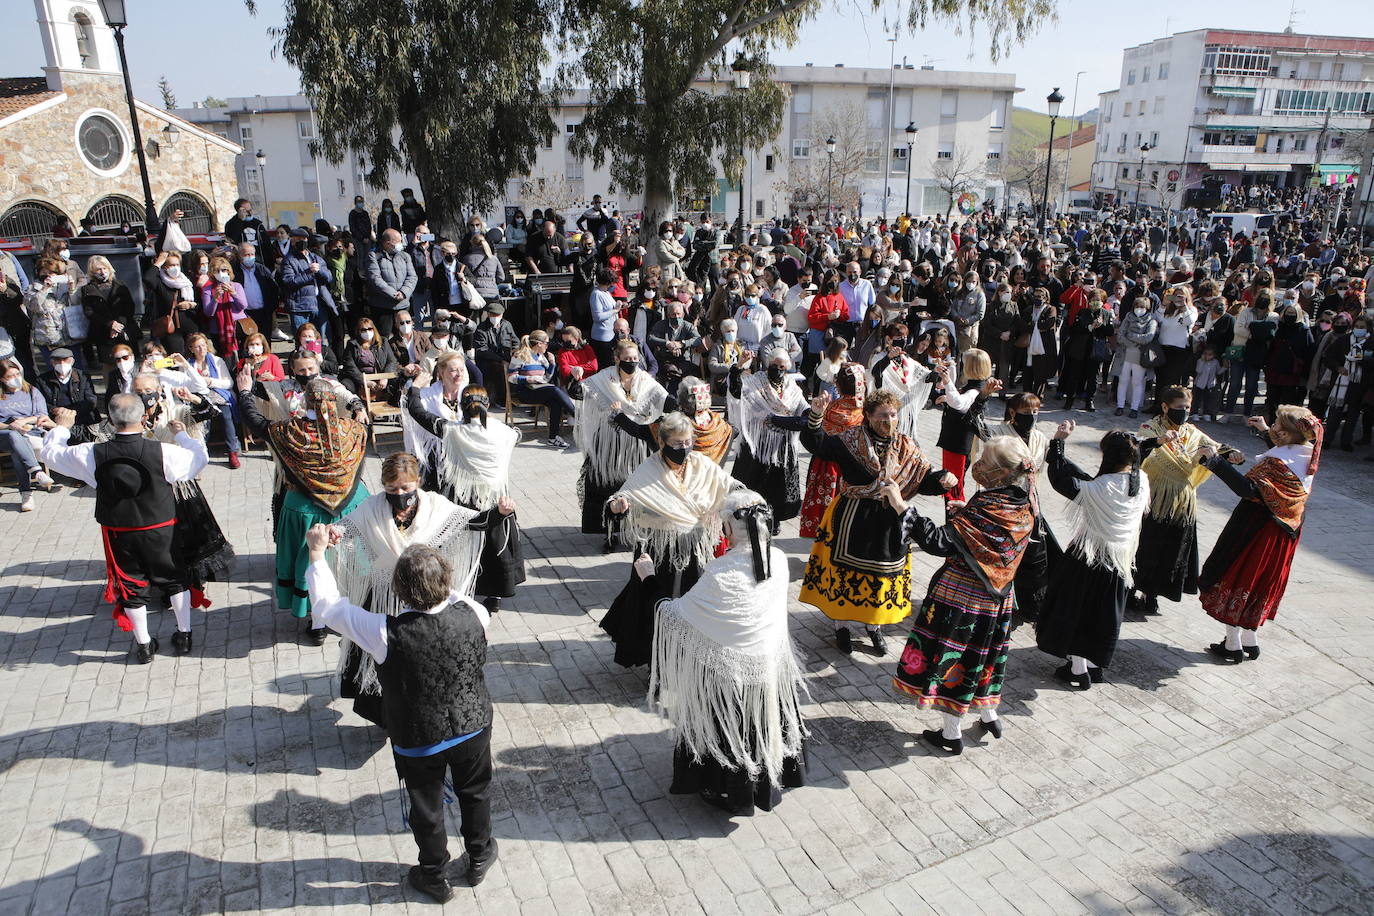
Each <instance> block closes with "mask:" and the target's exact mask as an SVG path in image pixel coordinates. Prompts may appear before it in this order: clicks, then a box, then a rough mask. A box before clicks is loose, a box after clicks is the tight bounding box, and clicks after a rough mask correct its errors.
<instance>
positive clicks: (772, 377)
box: [768, 366, 787, 385]
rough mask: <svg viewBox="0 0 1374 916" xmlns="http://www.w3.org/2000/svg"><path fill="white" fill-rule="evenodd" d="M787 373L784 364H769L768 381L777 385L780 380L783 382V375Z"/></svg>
mask: <svg viewBox="0 0 1374 916" xmlns="http://www.w3.org/2000/svg"><path fill="white" fill-rule="evenodd" d="M786 374H787V370H786V369H784V368H783V367H782V366H769V367H768V381H770V382H772V383H773V384H774V385H776V384H778V383H779V382H781V381H782V379H783V376H785V375H786Z"/></svg>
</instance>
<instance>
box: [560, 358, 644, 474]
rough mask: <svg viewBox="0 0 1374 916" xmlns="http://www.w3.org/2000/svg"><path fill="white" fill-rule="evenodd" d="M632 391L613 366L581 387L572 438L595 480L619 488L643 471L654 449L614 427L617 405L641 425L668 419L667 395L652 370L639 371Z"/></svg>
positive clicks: (598, 373)
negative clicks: (639, 469) (664, 410)
mask: <svg viewBox="0 0 1374 916" xmlns="http://www.w3.org/2000/svg"><path fill="white" fill-rule="evenodd" d="M630 388H631V390H630V391H626V390H625V389H624V388H623V387H622V386H621V384H620V370H619V369H618V368H616V367H615V366H608V367H606V368H605V369H602V370H601V371H600V372H597V373H596V374H595V375H593V376H592V377H591V378H588V379H586V380H585V381H584V382H583V383H582V391H583V399H582V405H581V407H579V408H578V411H577V425H576V426H575V427H573V437H574V438H575V439H576V440H577V446H578V448H580V449H582V455H583V457H584V458H585V459H586V462H587V467H588V469H589V471H590V472H591V479H592V482H593V483H595V484H597V485H600V486H615V485H617V484H619V483H620V482H621V481H623V480H625V479H626V478H627V477H629V476H630V474H632V473H633V472H634V470H635V468H637V467H639V465H640V463H641V462H642V461H644V459H645V458H646V457H647V456H648V454H649V446H648V445H647V444H646V443H644V442H641V441H640V440H639V439H636V438H635V437H634V436H631V435H630V434H629V433H626V432H624V431H623V430H621V429H620V427H618V426H616V425H615V422H614V417H615V414H616V411H613V410H612V409H611V406H612V405H614V404H619V405H620V411H619V412H620V413H622V414H624V415H625V417H626V419H629V420H633V421H634V422H636V423H638V424H640V425H641V426H642V425H646V424H649V423H652V422H653V421H655V420H657V419H658V418H659V417H661V416H662V415H663V402H664V401H666V400H667V398H668V392H666V391H664V390H663V386H662V385H660V384H659V383H658V382H656V381H654V377H653V376H652V375H649V374H648V373H647V372H643V371H640V372H636V373H635V374H634V378H633V379H632V381H631V382H630Z"/></svg>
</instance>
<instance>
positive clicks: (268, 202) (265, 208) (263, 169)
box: [253, 150, 272, 223]
mask: <svg viewBox="0 0 1374 916" xmlns="http://www.w3.org/2000/svg"><path fill="white" fill-rule="evenodd" d="M253 158H254V159H256V160H257V162H258V178H259V179H261V180H262V212H263V213H264V214H265V215H266V216H267V222H269V223H271V222H272V199H271V198H270V197H268V196H267V154H266V153H264V152H263V151H262V150H258V151H257V153H255V154H254V156H253Z"/></svg>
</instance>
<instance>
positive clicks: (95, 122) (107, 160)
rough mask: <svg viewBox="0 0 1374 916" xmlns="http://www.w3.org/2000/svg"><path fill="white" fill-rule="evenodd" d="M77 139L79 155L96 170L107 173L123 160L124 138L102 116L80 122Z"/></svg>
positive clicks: (92, 116)
mask: <svg viewBox="0 0 1374 916" xmlns="http://www.w3.org/2000/svg"><path fill="white" fill-rule="evenodd" d="M78 139H79V142H80V144H81V155H82V156H84V157H85V159H86V161H87V162H89V163H90V164H91V165H92V166H94V167H95V168H97V169H100V170H102V171H106V172H108V171H110V170H111V169H113V168H115V167H116V166H118V165H119V163H120V160H122V159H123V158H124V137H123V135H122V134H120V132H119V128H118V127H116V126H115V124H114V122H113V121H111V120H110V119H109V118H107V117H105V116H104V115H91V116H90V117H88V118H86V120H84V121H82V122H81V131H80V134H79V136H78Z"/></svg>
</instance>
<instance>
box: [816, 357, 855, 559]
mask: <svg viewBox="0 0 1374 916" xmlns="http://www.w3.org/2000/svg"><path fill="white" fill-rule="evenodd" d="M835 388H836V389H837V390H838V391H839V393H840V396H839V397H838V398H836V399H835V400H833V401H831V402H830V405H829V406H828V407H826V408H825V415H824V416H823V417H821V432H823V433H825V434H826V435H827V436H838V435H840V433H842V432H844V431H845V430H847V429H849V428H850V427H852V426H858V425H859V424H860V423H862V422H863V421H864V395H866V394H867V393H868V377H867V375H866V374H865V373H864V367H863V366H861V365H859V364H858V363H845V364H844V365H843V366H841V367H840V370H839V371H838V372H836V373H835ZM839 482H840V469H839V467H838V466H837V465H836V464H835V462H833V461H827V460H825V459H824V458H817V457H816V456H814V455H813V456H812V457H811V466H810V467H808V468H807V469H806V493H805V495H803V496H802V508H801V523H800V529H801V536H802V537H804V538H814V537H815V536H816V535H817V534H818V533H819V532H820V525H821V517H822V516H823V515H825V510H826V509H829V508H830V501H831V500H833V499H834V498H835V489H836V488H837V487H838V486H839Z"/></svg>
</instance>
